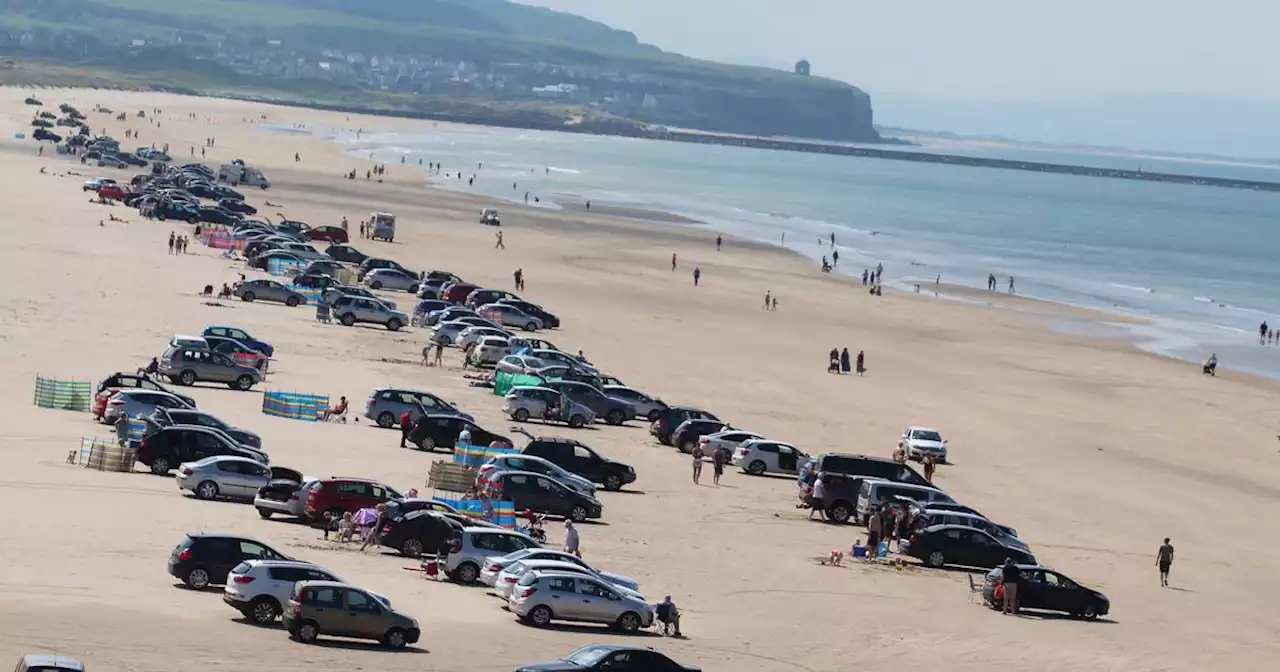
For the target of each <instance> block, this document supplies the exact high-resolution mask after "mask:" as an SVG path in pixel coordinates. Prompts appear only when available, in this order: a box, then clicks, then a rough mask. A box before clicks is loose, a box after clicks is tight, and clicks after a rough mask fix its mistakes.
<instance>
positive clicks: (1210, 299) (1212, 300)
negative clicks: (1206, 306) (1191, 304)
mask: <svg viewBox="0 0 1280 672" xmlns="http://www.w3.org/2000/svg"><path fill="white" fill-rule="evenodd" d="M1191 298H1192V299H1193V300H1195V301H1199V302H1200V303H1217V302H1218V300H1217V299H1215V298H1213V297H1212V296H1194V297H1191Z"/></svg>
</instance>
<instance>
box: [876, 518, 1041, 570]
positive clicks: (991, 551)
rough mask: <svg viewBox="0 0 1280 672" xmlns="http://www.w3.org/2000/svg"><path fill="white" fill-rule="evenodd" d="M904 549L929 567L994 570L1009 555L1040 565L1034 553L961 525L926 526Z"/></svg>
mask: <svg viewBox="0 0 1280 672" xmlns="http://www.w3.org/2000/svg"><path fill="white" fill-rule="evenodd" d="M900 552H901V553H902V554H903V555H909V556H911V557H913V558H917V559H919V560H920V561H921V562H923V563H924V564H925V565H928V566H929V567H942V566H945V565H960V566H962V567H982V568H984V569H990V568H992V567H999V566H1000V565H1002V564H1004V560H1005V558H1013V561H1014V562H1016V563H1018V564H1027V565H1034V564H1036V558H1035V556H1034V555H1031V554H1030V553H1028V552H1026V551H1024V550H1022V549H1020V548H1014V547H1012V546H1006V545H1004V544H1002V543H1000V541H999V540H998V539H996V538H995V537H993V536H991V535H989V534H987V533H986V532H983V531H982V530H975V529H974V528H972V527H964V526H961V525H934V526H933V527H926V528H925V529H923V530H920V531H919V532H916V533H914V534H912V535H911V539H909V540H908V541H907V542H906V549H905V550H901V551H900Z"/></svg>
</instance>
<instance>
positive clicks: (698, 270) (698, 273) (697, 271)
mask: <svg viewBox="0 0 1280 672" xmlns="http://www.w3.org/2000/svg"><path fill="white" fill-rule="evenodd" d="M701 279H702V267H701V266H694V267H693V286H694V287H697V286H698V281H699V280H701Z"/></svg>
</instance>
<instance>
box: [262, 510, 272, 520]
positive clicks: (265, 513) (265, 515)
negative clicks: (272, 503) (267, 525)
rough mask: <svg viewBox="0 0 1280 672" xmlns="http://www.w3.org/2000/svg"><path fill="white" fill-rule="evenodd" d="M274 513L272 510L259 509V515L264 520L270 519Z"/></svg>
mask: <svg viewBox="0 0 1280 672" xmlns="http://www.w3.org/2000/svg"><path fill="white" fill-rule="evenodd" d="M272 513H275V512H274V511H272V510H271V509H258V515H259V516H261V517H262V519H263V520H266V519H268V518H270V517H271V514H272Z"/></svg>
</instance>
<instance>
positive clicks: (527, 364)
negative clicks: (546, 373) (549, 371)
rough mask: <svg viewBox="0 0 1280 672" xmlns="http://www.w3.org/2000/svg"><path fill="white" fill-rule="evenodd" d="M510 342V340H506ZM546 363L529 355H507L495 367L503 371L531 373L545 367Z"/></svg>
mask: <svg viewBox="0 0 1280 672" xmlns="http://www.w3.org/2000/svg"><path fill="white" fill-rule="evenodd" d="M508 343H510V341H508ZM546 366H547V363H546V362H544V361H542V360H541V359H538V358H537V357H530V356H529V355H507V356H506V357H503V358H502V361H500V362H498V363H497V364H496V365H495V367H496V368H497V370H498V371H502V372H504V373H523V374H525V375H533V374H534V373H535V372H536V371H538V370H539V369H543V368H546Z"/></svg>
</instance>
